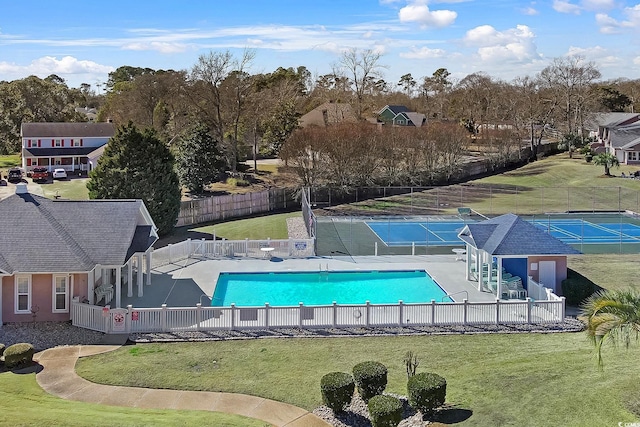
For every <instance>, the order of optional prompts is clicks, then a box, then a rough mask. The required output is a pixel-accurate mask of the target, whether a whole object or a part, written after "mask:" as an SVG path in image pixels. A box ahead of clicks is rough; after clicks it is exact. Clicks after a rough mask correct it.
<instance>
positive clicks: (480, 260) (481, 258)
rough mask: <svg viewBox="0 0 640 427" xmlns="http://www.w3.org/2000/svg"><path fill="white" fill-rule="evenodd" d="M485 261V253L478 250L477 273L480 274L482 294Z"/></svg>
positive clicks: (479, 285) (479, 281)
mask: <svg viewBox="0 0 640 427" xmlns="http://www.w3.org/2000/svg"><path fill="white" fill-rule="evenodd" d="M483 261H484V252H482V251H481V250H479V249H478V251H477V253H476V271H477V272H478V291H480V292H482V264H483Z"/></svg>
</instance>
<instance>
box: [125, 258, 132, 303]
mask: <svg viewBox="0 0 640 427" xmlns="http://www.w3.org/2000/svg"><path fill="white" fill-rule="evenodd" d="M125 265H126V266H127V296H128V297H129V298H131V297H132V296H133V280H131V259H129V261H128V262H127V263H126V264H125Z"/></svg>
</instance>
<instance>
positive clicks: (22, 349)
mask: <svg viewBox="0 0 640 427" xmlns="http://www.w3.org/2000/svg"><path fill="white" fill-rule="evenodd" d="M33 353H34V350H33V346H32V345H31V344H28V343H18V344H13V345H10V346H9V347H7V348H6V350H5V351H4V365H5V366H6V367H7V369H13V368H18V367H20V366H26V365H29V364H31V362H33Z"/></svg>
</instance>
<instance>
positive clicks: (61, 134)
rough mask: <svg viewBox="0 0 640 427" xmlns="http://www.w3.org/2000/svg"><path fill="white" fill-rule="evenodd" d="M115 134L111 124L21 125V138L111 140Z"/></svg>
mask: <svg viewBox="0 0 640 427" xmlns="http://www.w3.org/2000/svg"><path fill="white" fill-rule="evenodd" d="M115 132H116V128H115V126H114V125H113V123H92V122H79V123H23V124H22V127H21V128H20V134H21V135H22V137H23V138H47V137H48V138H92V137H94V138H95V137H99V138H105V137H106V138H111V137H112V136H113V135H114V134H115Z"/></svg>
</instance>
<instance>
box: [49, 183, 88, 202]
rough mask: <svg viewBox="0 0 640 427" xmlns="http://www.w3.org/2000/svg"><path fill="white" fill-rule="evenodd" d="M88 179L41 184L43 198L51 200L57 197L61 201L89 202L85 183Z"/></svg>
mask: <svg viewBox="0 0 640 427" xmlns="http://www.w3.org/2000/svg"><path fill="white" fill-rule="evenodd" d="M88 181H89V178H73V179H66V180H64V181H53V182H52V181H49V182H48V183H46V184H41V187H42V191H43V192H44V196H45V197H48V198H50V199H53V198H54V197H55V196H56V195H59V196H60V197H61V198H63V199H69V200H89V190H88V189H87V182H88Z"/></svg>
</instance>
